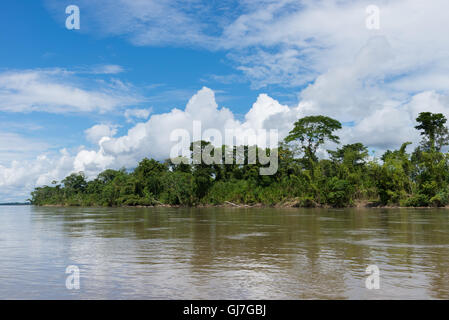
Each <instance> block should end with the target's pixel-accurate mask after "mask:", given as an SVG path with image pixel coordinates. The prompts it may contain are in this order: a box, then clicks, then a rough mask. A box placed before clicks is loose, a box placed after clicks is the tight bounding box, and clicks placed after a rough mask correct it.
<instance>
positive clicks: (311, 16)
mask: <svg viewBox="0 0 449 320" xmlns="http://www.w3.org/2000/svg"><path fill="white" fill-rule="evenodd" d="M79 2H80V3H79V6H80V8H81V11H82V12H83V15H84V16H86V18H85V19H84V20H83V21H85V22H86V23H87V25H86V24H84V25H85V28H86V29H87V30H88V32H100V33H102V34H104V35H110V36H124V37H126V38H128V39H129V41H130V42H131V43H133V44H135V45H139V46H143V45H145V46H166V45H170V46H177V47H179V46H194V47H200V48H205V49H208V50H211V51H216V50H222V51H224V52H226V53H227V54H228V58H229V60H230V61H231V62H232V64H233V65H234V66H235V68H236V69H237V70H239V71H241V72H242V73H243V74H244V75H245V76H246V77H247V78H248V79H249V80H250V81H251V82H252V86H253V88H263V87H266V86H270V85H277V86H282V87H301V86H303V85H305V84H307V83H310V82H311V81H313V80H314V79H315V78H316V77H317V76H318V75H320V74H322V73H325V72H327V70H328V69H329V68H336V67H343V66H345V65H347V64H348V63H351V61H352V60H353V59H354V56H355V55H356V54H357V52H358V51H359V50H360V48H362V47H363V46H365V45H366V44H367V43H368V42H369V40H370V38H372V37H373V36H383V37H385V38H386V40H387V41H388V43H390V45H391V48H392V53H393V54H394V56H395V63H392V68H391V69H390V70H389V71H388V72H387V74H388V75H390V76H400V75H401V74H402V75H403V74H408V75H409V76H410V75H412V76H413V77H415V78H414V81H410V82H407V81H405V82H406V83H401V84H398V85H397V88H404V89H405V88H408V87H410V86H413V84H414V83H423V84H425V83H426V82H427V83H428V81H430V82H431V83H433V84H435V85H436V86H441V84H440V81H439V80H443V81H444V83H447V77H446V74H447V70H448V67H449V66H448V63H447V60H448V59H447V56H448V51H449V39H448V38H447V37H444V36H442V32H443V30H447V29H448V28H449V20H448V19H447V14H446V12H447V11H448V10H449V3H448V2H447V1H446V0H434V1H432V3H431V4H430V3H429V2H423V1H421V0H395V1H389V0H382V1H378V2H377V3H375V4H376V5H378V6H379V8H380V30H368V29H367V28H366V19H367V17H368V14H367V13H366V8H367V6H368V5H373V2H372V1H371V0H358V1H349V0H347V1H341V0H280V1H279V0H264V1H252V0H240V1H237V0H232V1H225V2H222V1H198V0H189V1H181V0H168V1H156V0H147V1H142V0H139V1H136V0H120V1H115V2H114V4H111V3H110V1H107V0H97V1H88V0H83V1H79ZM49 3H50V4H51V5H50V8H52V10H56V9H55V8H58V10H60V7H61V6H63V5H65V4H66V3H61V2H56V1H50V2H49ZM58 12H60V11H58ZM89 24H91V25H89ZM433 75H438V77H433ZM217 76H220V75H217ZM418 89H419V88H418ZM421 89H422V88H421ZM426 89H429V90H431V89H436V88H435V87H433V88H432V87H430V88H426ZM444 89H447V87H446V86H445V87H444Z"/></svg>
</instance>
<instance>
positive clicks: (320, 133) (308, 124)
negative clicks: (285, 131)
mask: <svg viewBox="0 0 449 320" xmlns="http://www.w3.org/2000/svg"><path fill="white" fill-rule="evenodd" d="M339 129H341V123H340V122H339V121H337V120H335V119H332V118H329V117H325V116H308V117H304V118H301V119H299V120H298V121H296V122H295V125H294V128H293V130H292V131H290V133H289V135H288V136H287V137H286V138H285V142H287V143H290V142H294V141H297V142H299V147H300V149H301V151H302V152H303V153H304V155H305V157H306V158H307V159H309V160H311V161H313V162H316V161H317V160H318V159H317V157H316V151H317V149H318V147H319V146H320V145H322V144H324V143H325V142H326V141H332V142H335V143H340V138H339V137H338V136H336V135H335V134H334V133H333V132H334V131H336V130H339Z"/></svg>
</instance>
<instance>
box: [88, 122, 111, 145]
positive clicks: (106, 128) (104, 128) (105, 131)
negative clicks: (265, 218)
mask: <svg viewBox="0 0 449 320" xmlns="http://www.w3.org/2000/svg"><path fill="white" fill-rule="evenodd" d="M84 132H85V134H86V139H87V140H88V141H89V142H91V143H93V144H98V143H99V142H100V140H101V138H103V137H107V138H110V137H113V136H114V135H115V134H116V133H117V126H114V125H108V124H97V125H94V126H93V127H91V128H89V129H87V130H86V131H84Z"/></svg>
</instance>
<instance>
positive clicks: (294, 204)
mask: <svg viewBox="0 0 449 320" xmlns="http://www.w3.org/2000/svg"><path fill="white" fill-rule="evenodd" d="M38 207H66V208H69V207H89V208H319V209H332V208H333V209H350V208H356V209H449V205H447V206H440V207H432V206H427V207H411V206H409V207H407V206H399V205H382V204H380V203H379V202H378V201H368V200H357V201H354V204H353V205H350V206H345V207H332V206H329V205H322V204H318V203H309V204H308V205H302V203H301V202H300V201H298V200H286V201H283V202H280V203H277V204H273V205H268V204H263V203H255V204H241V203H232V202H229V201H226V202H224V203H222V204H197V205H191V206H186V205H172V204H163V203H160V204H154V205H147V206H144V205H135V206H130V205H122V206H95V205H94V206H82V205H73V204H71V205H68V204H44V205H38Z"/></svg>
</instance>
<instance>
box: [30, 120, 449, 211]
mask: <svg viewBox="0 0 449 320" xmlns="http://www.w3.org/2000/svg"><path fill="white" fill-rule="evenodd" d="M416 120H417V123H418V125H417V126H416V129H418V130H420V131H421V135H422V138H423V139H422V142H421V144H420V145H419V146H418V147H417V148H416V149H415V150H414V151H413V152H412V153H407V147H408V145H409V144H410V142H406V143H404V144H403V145H402V146H400V148H399V149H398V150H388V151H387V152H385V153H384V154H383V155H382V157H381V158H380V159H378V158H373V157H369V153H368V149H367V147H365V146H364V145H363V144H361V143H354V144H350V145H344V146H342V147H340V148H337V149H336V150H328V154H329V158H328V159H319V157H318V156H317V154H316V153H317V150H318V148H319V147H320V146H322V145H323V144H325V143H326V142H329V141H331V142H334V143H339V137H338V136H337V135H336V134H335V133H334V132H335V131H337V130H338V129H341V124H340V123H339V122H338V121H337V120H334V119H331V118H328V117H324V116H312V117H305V118H302V119H299V120H298V121H297V122H296V123H295V126H294V128H293V130H292V131H291V132H290V134H289V135H288V136H287V137H286V139H285V140H284V142H282V143H281V144H280V146H279V148H278V150H277V151H278V157H279V169H278V171H277V172H276V174H274V175H271V176H267V175H260V174H259V168H260V167H261V165H260V164H259V163H256V164H248V153H249V152H248V150H249V149H248V147H245V157H244V158H245V159H243V164H237V161H236V160H237V159H235V151H236V147H233V148H227V147H225V146H223V147H222V149H221V151H223V152H222V155H223V159H224V154H225V153H226V152H231V153H232V155H233V157H234V160H235V161H234V164H206V163H204V162H200V163H198V162H195V161H192V162H190V163H191V164H185V163H181V164H175V163H174V162H175V161H172V160H166V161H165V162H164V163H161V162H158V161H156V160H153V159H143V160H142V161H141V162H140V163H139V165H138V166H137V168H135V169H134V170H133V171H131V172H129V171H126V170H125V169H122V170H111V169H109V170H106V171H104V172H102V173H100V174H99V175H98V177H97V178H96V179H94V180H91V181H87V179H86V177H85V176H84V174H83V173H82V172H80V173H73V174H71V175H70V176H68V177H66V178H65V179H64V180H62V182H61V184H58V183H57V182H56V181H54V182H53V186H44V187H39V188H36V189H35V190H34V192H32V199H31V202H32V203H33V204H35V205H52V204H54V205H57V204H62V205H82V206H137V205H142V206H148V205H158V204H168V205H182V206H192V205H201V204H213V205H218V204H223V203H227V202H232V203H234V204H259V203H260V204H264V205H293V206H304V207H309V206H322V205H327V206H333V207H344V206H351V205H354V204H355V202H356V201H365V202H370V203H372V204H378V205H400V206H445V205H447V204H449V154H447V153H443V152H442V151H441V150H442V148H443V147H444V146H446V145H448V139H447V138H448V129H447V128H446V127H445V123H446V118H445V117H444V116H443V115H442V114H432V113H430V112H423V113H421V114H420V115H419V117H418V118H417V119H416ZM195 146H196V147H195ZM206 149H207V150H211V149H212V154H213V152H215V151H216V150H218V149H216V150H213V148H211V146H210V144H209V143H208V142H205V141H199V142H197V143H196V144H195V143H194V144H192V146H191V157H192V159H194V156H195V153H196V152H200V151H201V152H204V151H205V150H206ZM265 151H266V152H270V150H265Z"/></svg>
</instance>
